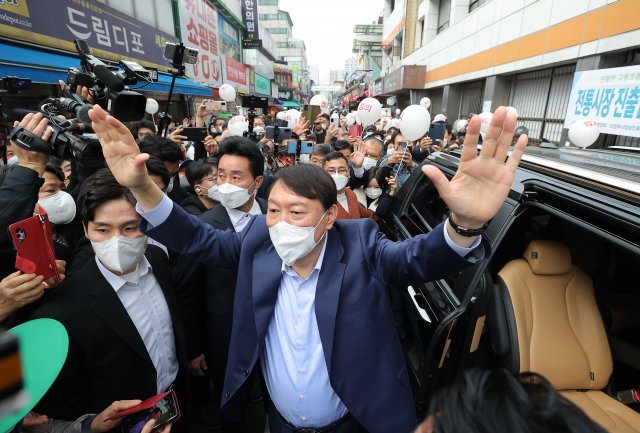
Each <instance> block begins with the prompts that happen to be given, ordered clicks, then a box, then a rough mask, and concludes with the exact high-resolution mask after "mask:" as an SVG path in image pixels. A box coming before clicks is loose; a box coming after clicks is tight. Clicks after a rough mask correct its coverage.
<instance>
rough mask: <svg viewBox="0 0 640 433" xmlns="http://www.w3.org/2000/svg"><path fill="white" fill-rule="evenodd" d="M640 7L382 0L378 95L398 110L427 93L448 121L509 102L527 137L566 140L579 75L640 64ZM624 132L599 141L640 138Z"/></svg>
mask: <svg viewBox="0 0 640 433" xmlns="http://www.w3.org/2000/svg"><path fill="white" fill-rule="evenodd" d="M637 7H638V3H637V1H636V0H571V1H565V0H422V1H419V0H385V5H384V12H383V13H384V30H383V44H382V46H383V75H384V76H383V79H382V80H381V84H382V85H381V87H382V89H383V94H384V95H385V96H395V97H396V99H397V104H398V106H401V107H403V106H406V105H407V104H409V103H418V102H419V101H420V99H421V98H422V97H424V96H428V97H430V98H431V101H432V108H431V111H432V113H439V112H442V113H445V114H446V115H447V117H448V118H449V119H457V118H460V117H464V116H468V115H469V114H470V113H480V112H482V111H493V110H495V108H497V107H498V106H499V105H510V106H514V107H515V108H516V109H517V110H518V112H519V124H522V125H524V126H526V127H527V128H528V129H529V135H530V138H531V141H532V143H536V142H540V140H542V139H547V140H550V141H553V142H556V143H560V144H565V142H566V140H567V127H566V125H565V121H564V120H565V117H566V115H567V110H568V105H569V101H570V99H571V98H570V95H571V93H572V84H573V83H574V80H576V79H577V77H579V76H580V73H582V72H585V71H592V70H600V69H607V68H621V67H627V66H634V65H638V64H640V50H639V49H640V20H638V19H637ZM614 73H615V72H614ZM628 75H629V74H625V76H628ZM598 94H599V93H598ZM603 94H604V92H603ZM392 101H393V100H392ZM587 112H588V111H586V110H585V113H587ZM598 113H599V114H598V115H601V114H602V113H601V112H600V111H598ZM591 115H593V112H591ZM599 119H600V118H599ZM599 121H600V120H599ZM626 133H627V132H623V131H621V133H620V134H619V135H618V134H613V135H611V136H607V135H606V134H605V135H603V136H601V138H600V140H599V141H598V143H597V145H600V146H608V145H613V144H623V145H638V138H631V137H629V136H625V135H623V134H626Z"/></svg>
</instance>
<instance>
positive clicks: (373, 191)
mask: <svg viewBox="0 0 640 433" xmlns="http://www.w3.org/2000/svg"><path fill="white" fill-rule="evenodd" d="M364 193H365V194H366V195H367V197H369V198H370V199H371V200H375V199H377V198H378V197H380V196H381V195H382V188H374V187H368V188H365V189H364Z"/></svg>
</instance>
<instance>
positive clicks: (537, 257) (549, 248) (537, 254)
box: [522, 241, 571, 275]
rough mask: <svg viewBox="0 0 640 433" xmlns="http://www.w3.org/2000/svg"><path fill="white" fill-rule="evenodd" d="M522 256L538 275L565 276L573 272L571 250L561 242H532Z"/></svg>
mask: <svg viewBox="0 0 640 433" xmlns="http://www.w3.org/2000/svg"><path fill="white" fill-rule="evenodd" d="M522 256H523V257H524V259H525V260H526V261H527V263H529V267H530V268H531V271H532V272H533V273H534V274H536V275H563V274H568V273H569V272H570V271H571V253H570V252H569V248H567V247H566V246H565V245H563V244H561V243H559V242H553V241H531V242H530V243H529V246H527V248H526V249H525V250H524V253H523V255H522Z"/></svg>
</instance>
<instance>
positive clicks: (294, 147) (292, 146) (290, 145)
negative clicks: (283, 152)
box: [287, 140, 298, 155]
mask: <svg viewBox="0 0 640 433" xmlns="http://www.w3.org/2000/svg"><path fill="white" fill-rule="evenodd" d="M297 151H298V140H289V141H287V153H288V154H289V155H295V154H296V153H297Z"/></svg>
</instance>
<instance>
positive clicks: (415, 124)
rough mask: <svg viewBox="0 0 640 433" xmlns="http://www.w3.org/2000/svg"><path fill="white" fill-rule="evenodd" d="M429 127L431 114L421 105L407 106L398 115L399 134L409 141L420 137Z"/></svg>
mask: <svg viewBox="0 0 640 433" xmlns="http://www.w3.org/2000/svg"><path fill="white" fill-rule="evenodd" d="M430 125H431V114H429V111H428V110H427V109H426V108H424V107H423V106H422V105H409V106H408V107H407V108H405V109H404V110H403V111H402V114H400V132H402V136H403V137H404V138H406V139H407V140H409V141H414V140H417V139H419V138H420V137H422V136H423V135H424V134H425V133H426V132H427V131H428V130H429V126H430Z"/></svg>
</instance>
